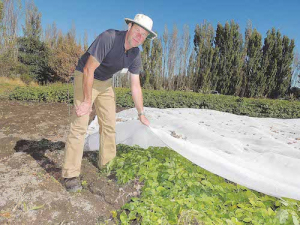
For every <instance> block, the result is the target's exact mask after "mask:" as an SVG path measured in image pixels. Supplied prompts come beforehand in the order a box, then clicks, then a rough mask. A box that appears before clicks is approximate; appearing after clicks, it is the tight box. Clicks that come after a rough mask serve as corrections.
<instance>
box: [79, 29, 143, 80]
mask: <svg viewBox="0 0 300 225" xmlns="http://www.w3.org/2000/svg"><path fill="white" fill-rule="evenodd" d="M126 32H127V31H118V30H112V29H110V30H107V31H105V32H103V33H102V34H100V35H99V36H98V37H97V38H96V39H95V41H94V42H93V43H92V44H91V46H90V47H89V48H88V50H87V52H86V53H84V55H83V56H82V57H81V58H80V59H79V61H78V64H77V67H76V70H78V71H81V72H83V68H84V66H85V64H86V62H87V60H88V58H89V56H90V55H92V56H94V57H95V58H96V59H97V60H98V62H99V63H100V66H98V67H97V68H96V70H95V73H94V78H95V79H98V80H102V81H104V80H107V79H109V78H111V77H112V76H113V75H114V73H116V72H118V71H119V70H121V69H123V68H128V70H129V72H130V73H133V74H139V73H140V69H141V64H142V62H141V54H140V50H139V48H138V47H135V48H131V49H129V50H128V51H127V52H125V47H124V43H125V36H126Z"/></svg>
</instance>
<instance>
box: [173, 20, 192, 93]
mask: <svg viewBox="0 0 300 225" xmlns="http://www.w3.org/2000/svg"><path fill="white" fill-rule="evenodd" d="M189 49H190V32H189V26H188V25H184V27H183V35H182V39H181V47H180V54H179V60H180V65H179V74H178V79H177V87H176V89H177V90H180V89H184V90H185V89H187V86H188V85H187V64H188V61H187V60H188V53H189Z"/></svg>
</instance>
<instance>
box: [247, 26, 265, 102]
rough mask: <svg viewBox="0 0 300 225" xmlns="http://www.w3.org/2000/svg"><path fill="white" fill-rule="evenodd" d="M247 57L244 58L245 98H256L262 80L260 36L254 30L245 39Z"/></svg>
mask: <svg viewBox="0 0 300 225" xmlns="http://www.w3.org/2000/svg"><path fill="white" fill-rule="evenodd" d="M246 43H247V57H246V62H245V63H246V68H245V70H246V71H245V75H246V80H247V84H246V90H245V95H246V96H247V97H256V96H258V93H259V88H260V86H261V85H263V82H264V78H263V73H262V71H261V59H262V51H261V49H262V37H261V34H260V33H259V32H258V31H257V30H256V29H254V31H253V32H252V34H250V36H249V37H248V39H247V42H246Z"/></svg>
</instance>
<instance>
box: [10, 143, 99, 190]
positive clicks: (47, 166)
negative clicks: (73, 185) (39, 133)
mask: <svg viewBox="0 0 300 225" xmlns="http://www.w3.org/2000/svg"><path fill="white" fill-rule="evenodd" d="M64 149H65V143H64V142H62V141H57V142H53V141H50V140H48V139H42V140H39V141H33V140H19V141H17V143H16V145H15V147H14V150H15V151H16V152H25V153H27V154H29V155H30V156H31V157H32V158H34V159H35V160H36V162H37V163H38V164H39V165H40V166H41V167H42V168H43V169H44V170H45V171H46V172H47V173H48V174H49V175H51V176H52V177H54V178H55V179H56V180H57V181H59V182H60V183H61V184H63V179H62V177H61V170H62V168H61V163H62V160H61V159H63V157H55V156H53V155H55V154H56V155H60V156H61V155H63V154H64ZM49 152H51V153H55V154H51V158H50V157H48V155H49V154H48V153H49ZM59 158H60V159H59ZM83 158H86V159H87V160H88V161H89V162H90V163H91V164H92V165H93V166H95V167H96V168H97V158H98V153H97V152H84V154H83Z"/></svg>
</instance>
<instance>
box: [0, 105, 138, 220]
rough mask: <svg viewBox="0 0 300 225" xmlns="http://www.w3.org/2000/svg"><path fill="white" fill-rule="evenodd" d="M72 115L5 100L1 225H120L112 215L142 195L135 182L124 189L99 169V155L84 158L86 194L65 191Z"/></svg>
mask: <svg viewBox="0 0 300 225" xmlns="http://www.w3.org/2000/svg"><path fill="white" fill-rule="evenodd" d="M72 110H73V107H72V106H69V105H67V104H61V103H55V104H46V103H32V102H17V101H8V100H0V224H31V225H34V224H97V223H98V224H99V223H100V222H103V221H107V220H109V221H110V222H109V223H111V224H114V222H113V219H112V218H111V211H113V210H118V209H120V207H121V206H123V205H124V204H125V203H126V202H128V201H130V198H131V196H132V195H134V193H136V191H137V189H136V188H135V185H134V184H133V183H129V184H126V185H124V186H120V185H118V184H117V182H116V180H115V178H114V176H107V174H106V173H104V172H103V171H99V170H98V169H97V167H96V160H97V153H96V152H85V153H84V157H83V161H82V172H81V176H80V179H81V181H82V184H83V186H84V189H83V190H82V191H81V192H80V193H69V192H67V191H66V190H65V188H64V185H63V179H62V178H61V166H62V163H63V156H64V147H65V141H66V137H67V134H68V130H69V123H70V113H71V111H72ZM120 110H122V109H120V108H119V109H118V110H117V111H120ZM93 115H94V113H92V116H91V119H92V118H93Z"/></svg>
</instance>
